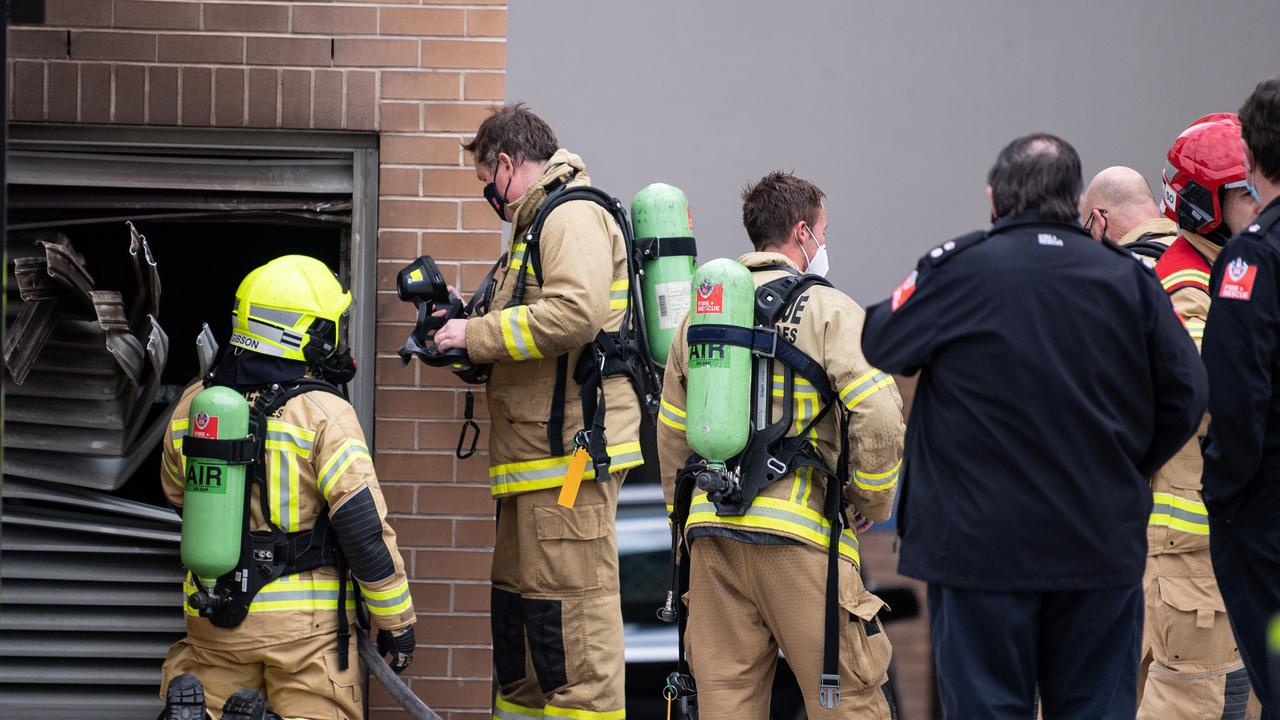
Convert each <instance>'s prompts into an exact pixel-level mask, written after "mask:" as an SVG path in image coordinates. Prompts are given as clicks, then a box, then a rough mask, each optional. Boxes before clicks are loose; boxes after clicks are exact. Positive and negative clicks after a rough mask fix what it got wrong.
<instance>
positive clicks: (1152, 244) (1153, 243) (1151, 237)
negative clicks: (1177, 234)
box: [1123, 232, 1169, 260]
mask: <svg viewBox="0 0 1280 720" xmlns="http://www.w3.org/2000/svg"><path fill="white" fill-rule="evenodd" d="M1162 237H1166V235H1165V234H1164V233H1158V232H1150V233H1146V234H1144V235H1142V236H1140V237H1139V238H1138V239H1137V240H1134V241H1133V242H1131V243H1129V244H1128V245H1125V246H1123V247H1124V249H1125V250H1128V251H1129V252H1131V253H1133V254H1134V255H1140V256H1142V257H1145V258H1151V259H1152V260H1159V259H1160V258H1162V257H1164V251H1165V250H1168V249H1169V246H1168V245H1165V244H1164V243H1162V242H1160V238H1162Z"/></svg>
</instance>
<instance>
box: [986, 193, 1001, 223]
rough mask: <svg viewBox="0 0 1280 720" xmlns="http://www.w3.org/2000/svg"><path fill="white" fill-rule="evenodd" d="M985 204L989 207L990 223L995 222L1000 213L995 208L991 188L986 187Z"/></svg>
mask: <svg viewBox="0 0 1280 720" xmlns="http://www.w3.org/2000/svg"><path fill="white" fill-rule="evenodd" d="M987 202H988V203H989V204H990V205H991V222H995V221H996V218H998V217H1000V211H999V209H997V208H996V197H995V193H993V192H991V186H990V185H988V186H987Z"/></svg>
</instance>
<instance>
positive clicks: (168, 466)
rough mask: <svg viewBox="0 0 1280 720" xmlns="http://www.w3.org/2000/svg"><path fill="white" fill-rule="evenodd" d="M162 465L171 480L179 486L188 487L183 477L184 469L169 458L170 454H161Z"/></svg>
mask: <svg viewBox="0 0 1280 720" xmlns="http://www.w3.org/2000/svg"><path fill="white" fill-rule="evenodd" d="M160 465H161V467H162V468H163V469H164V474H165V476H166V477H168V478H169V480H170V482H172V483H173V484H174V485H177V486H178V487H186V483H185V482H184V481H183V478H182V470H180V469H179V468H178V467H177V466H175V465H174V464H173V461H172V460H170V459H169V456H168V454H166V453H161V454H160Z"/></svg>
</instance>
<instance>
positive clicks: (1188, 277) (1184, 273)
mask: <svg viewBox="0 0 1280 720" xmlns="http://www.w3.org/2000/svg"><path fill="white" fill-rule="evenodd" d="M1188 281H1191V282H1196V283H1199V284H1201V285H1204V286H1206V287H1208V285H1209V273H1207V272H1205V271H1203V270H1191V269H1188V270H1179V271H1178V272H1176V273H1172V274H1170V275H1169V276H1167V277H1165V278H1163V279H1162V280H1161V281H1160V286H1161V287H1163V288H1164V289H1165V290H1168V289H1169V288H1170V287H1173V286H1174V285H1177V284H1178V283H1180V282H1188Z"/></svg>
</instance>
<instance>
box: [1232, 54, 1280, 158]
mask: <svg viewBox="0 0 1280 720" xmlns="http://www.w3.org/2000/svg"><path fill="white" fill-rule="evenodd" d="M1240 125H1241V128H1240V134H1241V135H1243V136H1244V144H1245V145H1246V146H1247V147H1248V148H1249V152H1250V153H1251V154H1252V155H1253V164H1254V166H1255V167H1257V168H1258V170H1259V171H1261V172H1262V174H1263V176H1264V177H1266V178H1267V179H1268V180H1271V181H1273V182H1275V181H1280V77H1274V78H1271V79H1270V80H1263V81H1262V82H1260V83H1258V87H1256V88H1254V89H1253V94H1252V95H1250V96H1249V99H1248V100H1245V101H1244V105H1242V106H1241V107H1240Z"/></svg>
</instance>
